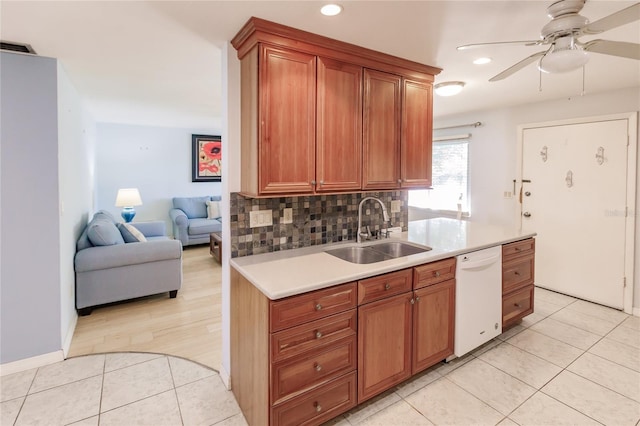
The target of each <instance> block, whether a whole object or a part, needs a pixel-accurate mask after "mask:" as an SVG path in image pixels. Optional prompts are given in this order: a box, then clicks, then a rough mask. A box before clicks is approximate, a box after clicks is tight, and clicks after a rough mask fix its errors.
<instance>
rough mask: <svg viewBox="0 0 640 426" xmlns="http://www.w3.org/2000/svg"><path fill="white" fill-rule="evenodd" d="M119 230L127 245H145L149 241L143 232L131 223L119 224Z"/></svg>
mask: <svg viewBox="0 0 640 426" xmlns="http://www.w3.org/2000/svg"><path fill="white" fill-rule="evenodd" d="M118 229H119V230H120V234H122V238H123V239H124V242H125V243H143V242H145V241H147V239H146V237H145V236H144V235H143V234H142V232H140V231H139V230H138V228H136V227H135V226H133V225H131V224H129V223H119V224H118Z"/></svg>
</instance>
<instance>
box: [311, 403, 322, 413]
mask: <svg viewBox="0 0 640 426" xmlns="http://www.w3.org/2000/svg"><path fill="white" fill-rule="evenodd" d="M313 406H314V407H316V413H319V412H320V411H322V405H320V403H319V402H314V403H313Z"/></svg>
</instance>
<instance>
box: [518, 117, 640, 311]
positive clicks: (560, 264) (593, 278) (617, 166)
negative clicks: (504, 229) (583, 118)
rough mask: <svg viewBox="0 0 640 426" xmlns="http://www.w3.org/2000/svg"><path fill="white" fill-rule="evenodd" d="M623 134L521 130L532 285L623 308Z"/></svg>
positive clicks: (621, 125)
mask: <svg viewBox="0 0 640 426" xmlns="http://www.w3.org/2000/svg"><path fill="white" fill-rule="evenodd" d="M627 128H628V122H627V120H610V121H599V122H590V123H580V124H568V125H560V126H548V127H539V128H530V129H524V131H523V138H522V141H523V146H522V181H523V184H522V195H521V196H522V228H523V230H528V231H535V232H537V233H538V235H537V237H536V259H535V262H536V263H535V267H536V268H535V282H536V285H538V286H540V287H543V288H547V289H550V290H555V291H558V292H561V293H565V294H569V295H572V296H576V297H579V298H581V299H586V300H589V301H592V302H596V303H600V304H603V305H606V306H610V307H613V308H617V309H622V308H623V303H624V276H625V238H626V235H627V234H626V230H625V225H626V220H625V204H626V200H627V141H628V137H627ZM634 175H635V172H634ZM527 180H528V181H530V182H527ZM629 235H630V237H629V238H632V236H633V231H632V230H631V231H630V232H629Z"/></svg>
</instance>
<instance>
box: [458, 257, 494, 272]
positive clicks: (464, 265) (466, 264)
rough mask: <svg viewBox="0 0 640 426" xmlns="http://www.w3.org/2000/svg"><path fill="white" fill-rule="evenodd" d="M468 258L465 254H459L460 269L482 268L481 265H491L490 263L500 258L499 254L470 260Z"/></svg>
mask: <svg viewBox="0 0 640 426" xmlns="http://www.w3.org/2000/svg"><path fill="white" fill-rule="evenodd" d="M465 259H467V260H465ZM468 259H469V258H468V257H467V256H460V258H459V259H458V260H459V262H458V265H459V266H460V269H477V268H482V267H483V266H487V265H491V264H492V263H495V262H497V261H499V260H500V254H498V255H496V256H491V257H487V258H484V259H480V260H476V261H470V260H468Z"/></svg>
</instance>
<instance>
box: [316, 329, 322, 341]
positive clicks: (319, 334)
mask: <svg viewBox="0 0 640 426" xmlns="http://www.w3.org/2000/svg"><path fill="white" fill-rule="evenodd" d="M321 337H322V332H320V331H319V330H318V331H316V339H319V338H321Z"/></svg>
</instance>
